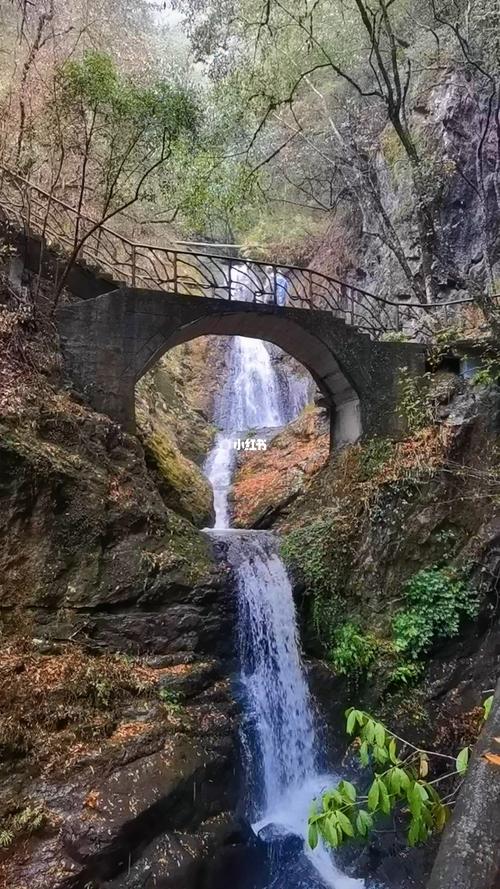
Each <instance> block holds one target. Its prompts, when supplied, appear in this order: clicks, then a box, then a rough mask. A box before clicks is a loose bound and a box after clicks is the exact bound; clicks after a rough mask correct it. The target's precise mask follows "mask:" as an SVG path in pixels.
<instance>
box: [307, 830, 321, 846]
mask: <svg viewBox="0 0 500 889" xmlns="http://www.w3.org/2000/svg"><path fill="white" fill-rule="evenodd" d="M307 839H308V842H309V845H310V847H311V849H315V848H316V846H317V845H318V828H317V827H316V825H315V824H310V825H309V833H308V837H307Z"/></svg>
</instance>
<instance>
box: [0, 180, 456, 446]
mask: <svg viewBox="0 0 500 889" xmlns="http://www.w3.org/2000/svg"><path fill="white" fill-rule="evenodd" d="M0 226H1V227H2V230H3V231H4V232H5V233H6V234H7V237H8V238H9V240H10V241H11V242H12V243H14V244H15V245H16V246H17V247H18V249H19V251H20V252H21V253H22V255H23V260H22V263H23V268H25V267H28V268H30V269H31V271H32V272H34V273H35V274H39V273H40V270H46V271H48V272H49V274H48V277H50V278H51V279H52V280H54V287H55V293H56V299H58V297H59V295H60V294H61V293H62V290H63V288H64V287H66V288H67V289H69V290H70V291H71V292H72V293H73V295H74V296H77V297H79V298H80V299H79V301H78V302H74V303H72V304H71V305H64V306H63V307H62V308H60V309H59V311H58V327H59V332H60V337H61V344H62V348H63V353H64V359H65V370H66V373H67V376H68V377H69V378H71V379H72V381H73V384H74V385H75V386H76V387H77V388H78V389H80V390H82V391H83V392H84V393H85V394H86V395H87V397H88V400H89V401H90V403H91V405H92V406H93V407H94V408H96V409H97V410H99V411H102V412H104V413H107V414H109V416H111V417H112V418H113V419H114V420H116V421H117V422H119V423H120V424H121V425H122V426H123V427H124V428H125V429H127V430H128V431H134V429H135V418H134V387H135V384H136V382H137V381H138V380H139V379H140V377H141V376H142V375H143V374H144V373H145V372H146V371H147V370H148V369H149V368H150V367H151V366H152V365H153V364H154V363H155V362H156V361H157V360H158V359H159V358H160V357H161V355H162V354H163V353H164V352H166V351H167V350H168V349H171V348H172V347H174V346H176V345H179V344H180V343H184V342H187V341H188V340H190V339H194V338H195V337H198V336H204V335H207V334H218V335H229V336H233V335H242V336H249V337H257V338H259V339H263V340H267V341H268V342H271V343H274V344H275V345H277V346H279V347H280V348H281V349H283V350H284V351H285V352H287V353H289V354H290V355H292V356H293V357H294V358H296V359H297V360H298V361H299V362H301V364H303V365H304V367H306V368H307V369H308V370H309V371H310V373H311V374H312V376H313V378H314V380H315V381H316V383H317V385H318V387H319V388H320V390H321V392H322V393H323V396H324V398H325V400H326V403H327V405H328V406H329V408H330V417H331V429H332V436H331V438H332V444H334V445H335V444H337V445H341V444H343V443H346V442H352V441H355V440H356V439H357V438H359V436H360V435H362V434H365V435H373V434H379V435H397V434H398V432H399V419H398V414H397V398H398V378H399V374H400V371H401V368H402V367H408V368H409V369H410V370H412V371H414V372H416V373H419V372H421V371H422V370H423V369H424V349H423V347H422V346H418V345H415V344H410V343H394V342H392V343H389V342H383V341H382V340H380V336H381V335H382V334H383V333H385V332H387V331H395V330H396V331H397V330H400V329H402V328H406V329H407V330H411V329H412V327H413V325H414V324H415V322H416V323H417V324H420V322H421V320H422V318H423V317H425V316H426V315H427V313H431V314H432V315H434V316H435V315H437V314H438V313H442V312H443V311H444V314H445V318H446V317H447V315H446V312H447V307H446V305H445V304H441V305H436V306H422V305H419V304H418V303H415V302H413V301H412V300H411V299H410V297H408V295H407V296H406V297H404V302H396V301H394V300H391V299H387V298H384V297H382V296H378V295H377V296H376V295H375V294H372V293H369V292H367V291H364V290H361V289H360V288H358V287H356V286H354V285H352V284H350V283H346V282H345V281H339V280H337V279H335V278H333V277H330V276H327V275H324V274H322V273H320V272H317V271H316V270H314V269H311V268H301V267H298V266H292V265H287V266H286V267H281V266H278V265H276V264H267V263H263V262H258V261H253V260H252V261H249V260H241V259H239V258H237V257H236V256H225V255H224V256H221V255H219V254H218V253H217V252H214V251H213V248H211V247H210V245H208V244H204V245H191V247H193V246H198V247H202V248H204V250H211V252H194V251H193V250H192V249H177V248H178V246H179V245H176V246H170V245H166V246H155V245H152V244H141V243H138V242H135V241H132V240H130V239H129V238H127V237H125V236H124V235H123V234H121V233H119V232H117V231H115V230H113V229H111V228H110V227H109V226H108V225H107V224H103V223H101V222H98V221H96V220H95V219H93V218H91V217H90V216H88V215H86V214H85V213H83V212H81V211H79V210H77V209H75V208H74V207H72V206H70V205H68V204H67V203H65V202H64V200H61V199H60V198H58V197H57V196H56V194H55V193H54V190H52V191H51V192H50V193H49V192H46V191H44V190H43V189H42V188H40V187H39V186H38V185H36V184H35V183H33V182H30V181H28V180H26V179H24V178H23V177H22V176H20V175H19V174H17V173H15V172H13V171H10V170H8V169H7V168H5V167H0ZM68 257H71V258H70V259H68ZM206 297H209V298H206ZM401 298H403V297H401ZM467 301H468V300H465V302H467ZM284 302H286V306H285V305H280V303H284Z"/></svg>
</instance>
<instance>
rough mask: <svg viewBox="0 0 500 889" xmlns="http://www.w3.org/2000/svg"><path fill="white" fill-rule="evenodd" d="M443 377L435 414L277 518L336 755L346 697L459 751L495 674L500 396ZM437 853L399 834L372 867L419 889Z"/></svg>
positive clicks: (405, 730) (363, 454) (430, 743)
mask: <svg viewBox="0 0 500 889" xmlns="http://www.w3.org/2000/svg"><path fill="white" fill-rule="evenodd" d="M439 388H440V391H441V395H440V397H439V405H438V407H437V414H438V419H436V422H435V423H434V425H432V426H428V427H422V428H421V429H420V430H418V431H415V432H414V433H413V435H412V436H411V438H408V439H407V440H406V441H402V442H400V443H397V444H395V443H393V442H389V441H386V440H372V441H368V442H366V443H364V444H362V445H356V446H352V447H350V448H347V449H345V450H344V451H343V452H341V453H340V454H337V455H336V456H335V457H334V458H333V459H332V460H330V462H329V463H328V464H327V465H326V466H325V467H324V468H323V469H320V470H319V472H318V473H317V474H316V475H315V476H314V477H313V478H312V479H311V480H310V481H309V483H308V485H307V486H306V487H305V488H304V489H303V491H302V493H301V494H299V496H298V497H297V498H295V499H294V500H293V501H292V502H290V503H289V504H288V505H285V506H284V507H283V508H282V509H281V510H280V512H279V513H278V515H277V519H276V522H275V527H277V528H278V529H279V530H280V531H281V532H282V534H283V535H284V536H283V541H284V543H283V551H284V555H285V557H286V559H287V561H288V562H289V564H290V566H291V568H292V570H293V571H294V573H295V578H296V591H297V597H298V601H299V602H300V608H301V613H302V621H303V638H304V643H305V647H306V651H307V652H308V654H309V657H311V658H312V660H311V662H310V674H311V682H312V685H313V688H314V689H315V691H316V695H317V697H318V700H319V701H320V702H321V705H322V708H323V712H324V714H325V724H326V726H327V729H326V731H325V742H326V743H328V744H330V746H331V749H332V753H333V755H334V757H335V758H336V759H338V757H339V756H340V757H341V756H342V755H343V752H344V751H345V749H346V744H347V742H346V737H345V735H344V732H343V726H344V720H345V717H344V711H345V709H346V707H348V706H355V707H357V708H361V709H365V710H367V711H369V712H372V713H376V714H377V715H378V716H379V718H381V719H382V720H384V721H385V722H386V724H387V725H388V726H389V727H390V728H392V729H393V730H395V731H397V733H398V735H399V736H402V737H407V738H409V739H410V740H412V741H413V742H414V743H417V744H418V745H420V746H423V747H424V748H425V749H427V750H437V751H438V752H443V753H447V754H449V755H450V756H455V755H456V753H457V751H459V750H460V749H462V748H463V747H464V746H466V745H467V744H471V743H474V741H475V739H476V737H477V733H478V730H479V727H480V724H481V718H482V703H483V701H484V699H485V697H486V696H487V693H488V692H489V690H492V689H494V687H495V684H496V679H497V676H498V671H499V669H500V661H499V651H498V632H499V612H498V582H499V576H500V561H499V553H500V547H499V541H500V519H499V510H498V491H499V483H500V482H499V474H498V457H497V454H498V435H499V430H500V401H499V392H498V388H497V387H495V386H493V387H490V388H481V387H479V388H476V387H474V386H470V385H468V384H466V383H464V382H459V381H458V380H457V379H455V380H453V379H452V378H451V377H447V376H446V377H445V378H444V379H443V378H442V379H441V380H440V382H439ZM444 393H447V394H444ZM407 632H408V633H409V635H406V633H407ZM434 851H435V847H433V846H432V844H431V846H429V847H428V848H427V849H426V850H424V852H423V854H422V853H414V852H412V853H408V850H407V849H406V845H405V840H404V838H400V837H399V836H398V835H397V834H396V836H394V837H392V839H391V840H390V841H389V840H388V844H387V843H384V840H383V838H382V840H381V841H380V842H378V841H375V842H374V844H372V846H371V847H370V849H369V850H368V851H367V854H366V856H365V858H364V861H363V864H364V866H365V867H366V874H367V875H370V876H371V877H373V878H374V879H377V880H380V881H381V882H382V884H383V885H387V886H390V887H392V886H394V887H398V889H401V887H407V886H408V887H419V889H420V887H423V886H425V881H426V876H427V875H428V874H429V872H430V868H431V865H432V859H433V854H434ZM415 854H416V857H415Z"/></svg>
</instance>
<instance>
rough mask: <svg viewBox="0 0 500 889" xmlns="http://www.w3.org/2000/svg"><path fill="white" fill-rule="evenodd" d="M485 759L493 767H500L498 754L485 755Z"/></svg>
mask: <svg viewBox="0 0 500 889" xmlns="http://www.w3.org/2000/svg"><path fill="white" fill-rule="evenodd" d="M483 759H485V760H486V761H487V762H489V763H491V765H492V766H500V756H499V755H498V753H490V752H488V753H483Z"/></svg>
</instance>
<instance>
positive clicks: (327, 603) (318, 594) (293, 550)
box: [281, 510, 353, 649]
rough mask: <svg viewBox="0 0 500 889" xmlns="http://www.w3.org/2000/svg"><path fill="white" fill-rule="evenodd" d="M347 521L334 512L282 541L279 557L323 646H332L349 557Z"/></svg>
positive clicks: (349, 534) (343, 601)
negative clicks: (301, 592) (300, 590)
mask: <svg viewBox="0 0 500 889" xmlns="http://www.w3.org/2000/svg"><path fill="white" fill-rule="evenodd" d="M352 547H353V535H352V529H351V526H350V522H349V521H348V520H346V517H344V516H341V515H340V514H339V513H338V512H337V511H336V510H330V511H328V512H327V513H326V514H325V515H324V516H323V517H322V518H320V519H318V520H317V521H316V522H312V523H311V524H309V525H306V526H305V527H303V528H298V529H297V530H295V531H292V532H291V533H290V534H288V535H286V537H284V538H283V541H282V544H281V554H282V557H283V559H284V561H285V564H286V565H288V566H289V567H291V568H292V569H293V570H294V571H295V572H296V573H297V576H298V579H299V580H300V581H302V582H303V584H304V587H305V592H306V594H307V595H308V596H310V599H311V602H312V608H311V611H312V624H313V627H314V630H315V632H316V634H317V636H318V638H319V639H320V640H321V642H322V644H323V646H324V647H325V648H326V649H328V648H330V647H331V646H332V645H333V646H334V645H335V641H334V635H335V632H336V629H337V628H338V624H339V620H340V617H341V615H342V613H343V610H344V606H345V600H344V596H343V593H344V585H345V581H346V576H347V573H348V571H349V567H350V565H351V561H352V555H353V548H352Z"/></svg>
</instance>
